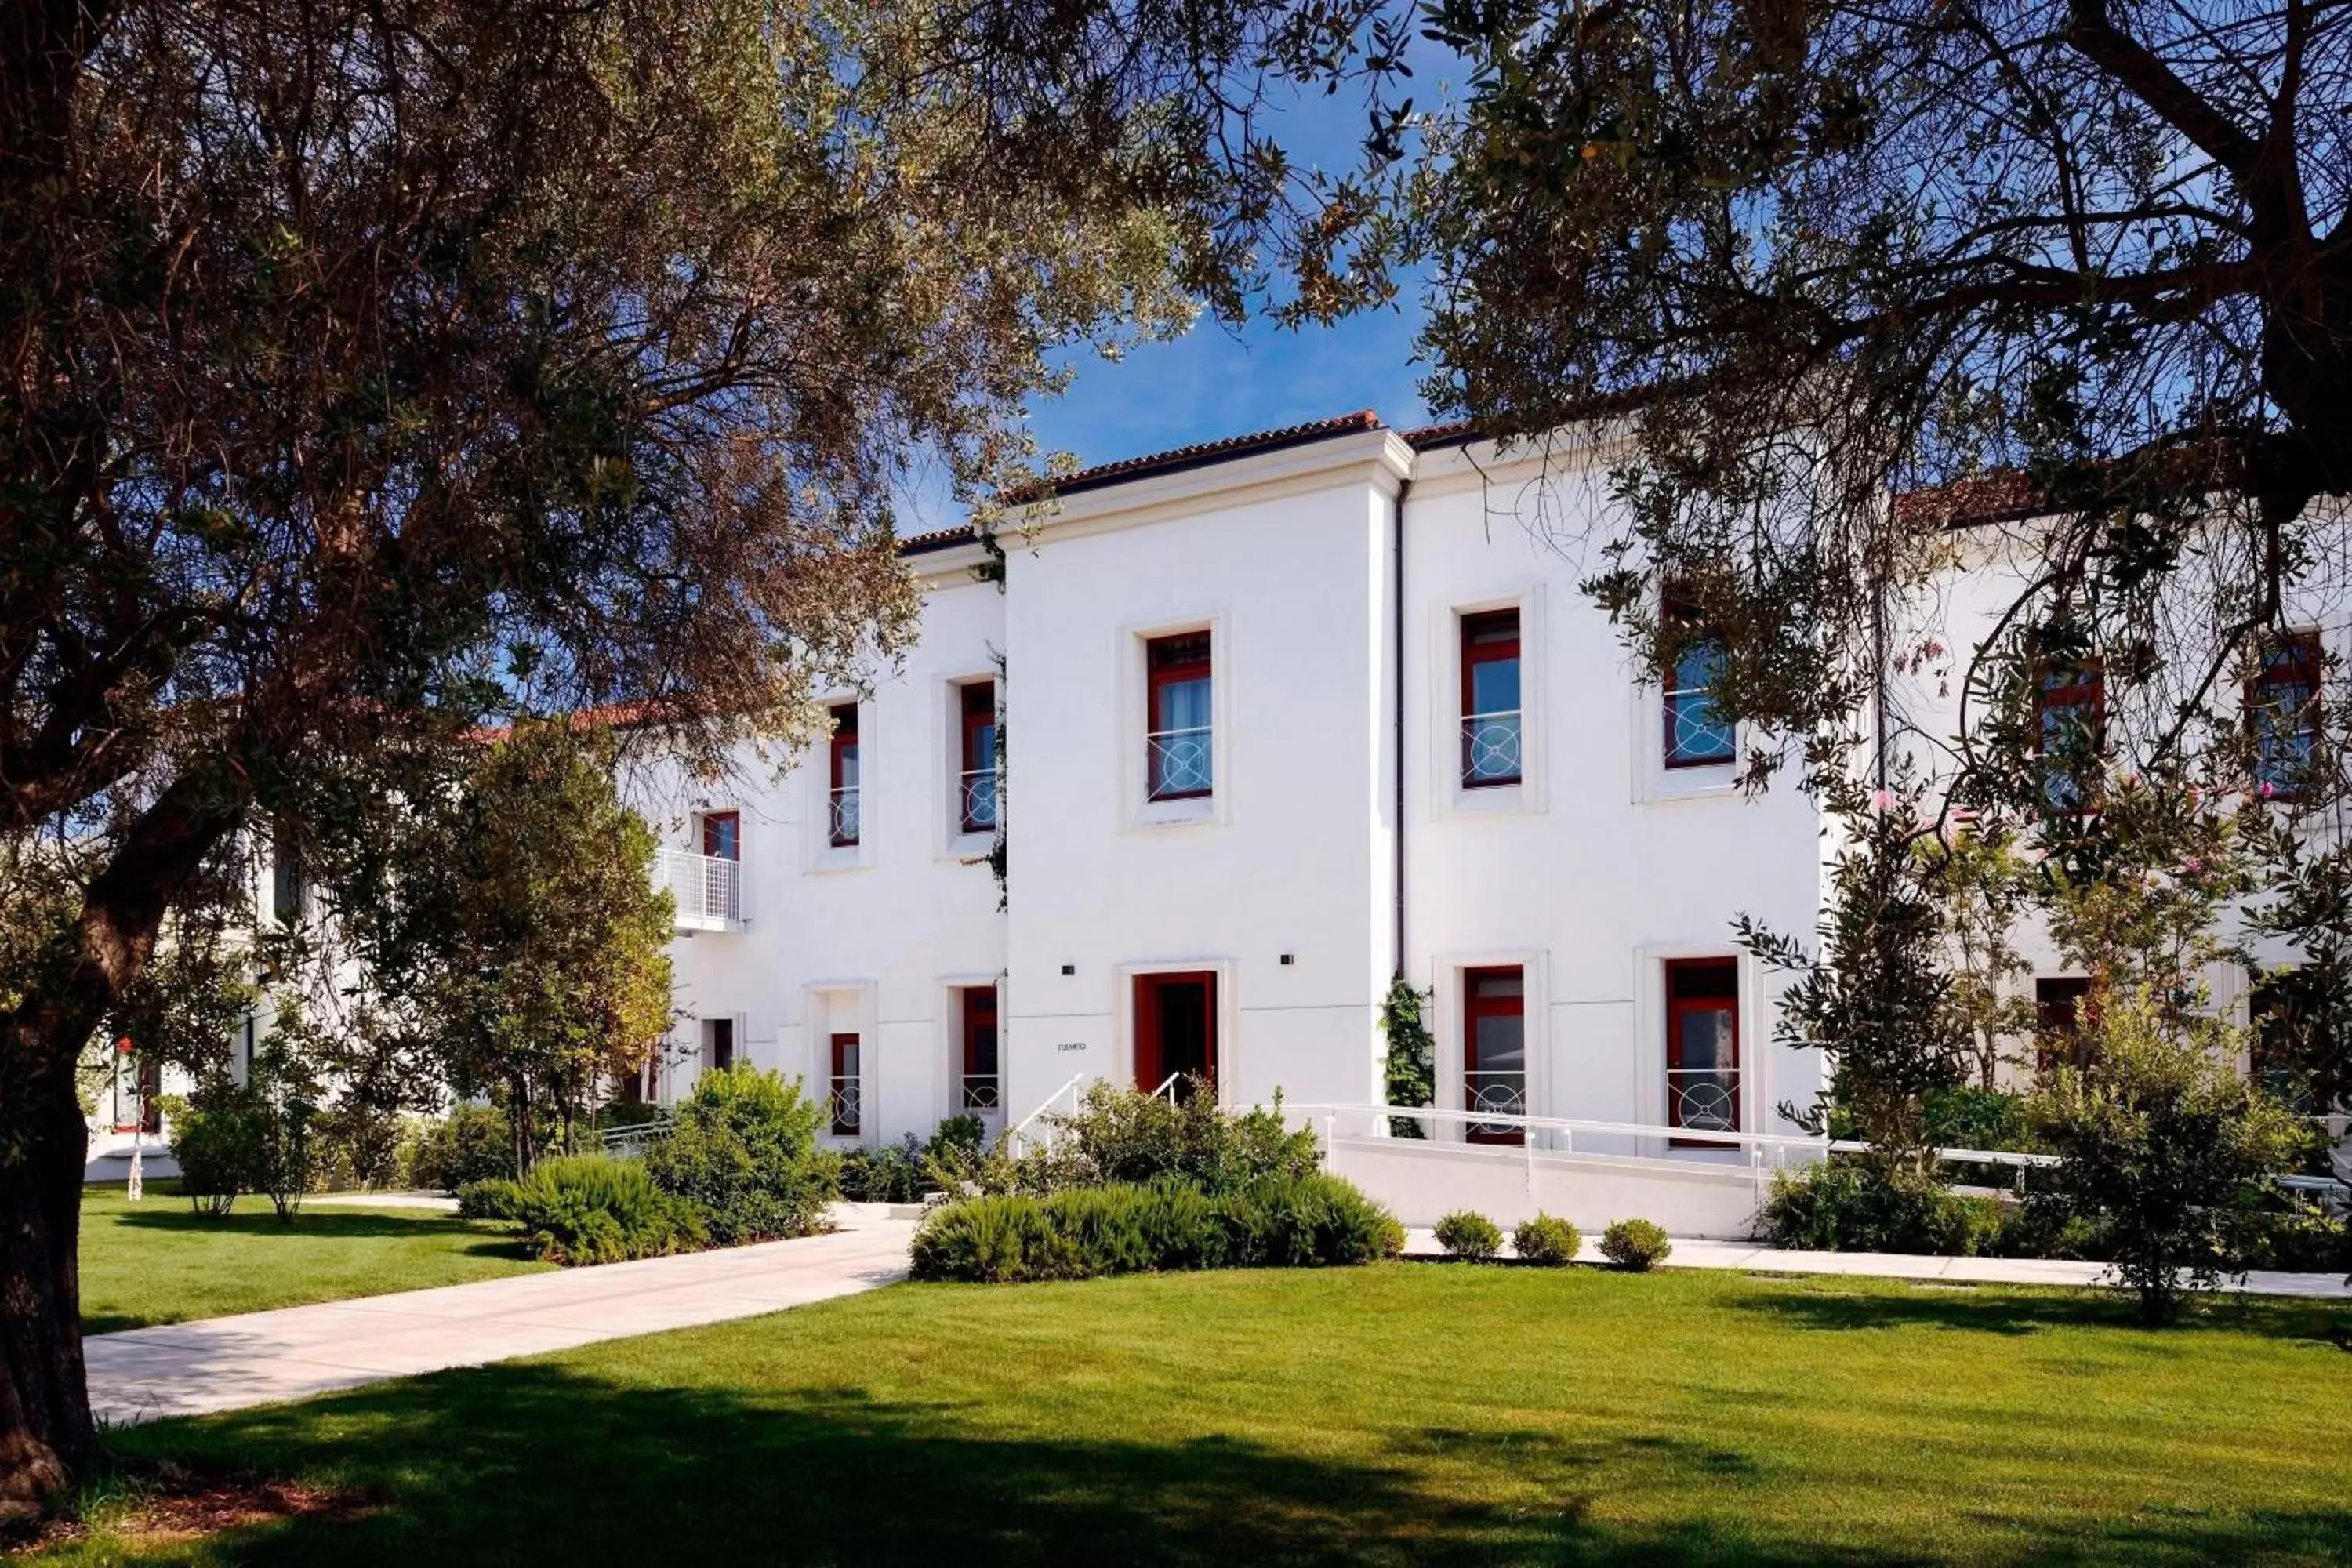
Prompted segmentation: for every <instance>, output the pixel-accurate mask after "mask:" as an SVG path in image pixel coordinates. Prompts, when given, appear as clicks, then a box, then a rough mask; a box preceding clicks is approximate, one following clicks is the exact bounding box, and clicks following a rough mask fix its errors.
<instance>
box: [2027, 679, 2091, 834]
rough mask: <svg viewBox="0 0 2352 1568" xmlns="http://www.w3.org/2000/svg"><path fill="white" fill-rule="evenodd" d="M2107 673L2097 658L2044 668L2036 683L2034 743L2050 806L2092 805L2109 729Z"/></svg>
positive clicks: (2054, 809)
mask: <svg viewBox="0 0 2352 1568" xmlns="http://www.w3.org/2000/svg"><path fill="white" fill-rule="evenodd" d="M2106 718H2107V698H2106V678H2105V672H2104V670H2103V669H2102V668H2101V667H2100V664H2099V661H2098V660H2097V659H2095V658H2085V659H2069V660H2067V661H2065V662H2063V663H2059V664H2048V665H2044V666H2043V667H2042V670H2041V672H2040V674H2039V675H2037V676H2036V677H2035V679H2034V683H2033V747H2034V755H2035V756H2036V757H2037V758H2038V759H2039V761H2040V763H2041V776H2042V784H2041V790H2042V801H2041V805H2042V809H2044V810H2045V811H2052V812H2060V813H2073V812H2079V811H2086V810H2088V809H2089V808H2090V805H2091V797H2092V795H2093V794H2094V792H2095V790H2096V788H2097V786H2098V767H2099V752H2100V748H2101V745H2102V744H2103V741H2104V736H2105V730H2106Z"/></svg>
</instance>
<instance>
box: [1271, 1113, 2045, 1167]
mask: <svg viewBox="0 0 2352 1568" xmlns="http://www.w3.org/2000/svg"><path fill="white" fill-rule="evenodd" d="M1286 1109H1289V1110H1302V1111H1318V1112H1328V1113H1329V1114H1330V1115H1331V1116H1332V1117H1334V1118H1336V1117H1339V1116H1355V1115H1361V1116H1363V1117H1364V1118H1366V1119H1367V1120H1368V1121H1373V1122H1375V1123H1377V1122H1378V1121H1381V1120H1384V1119H1386V1118H1389V1117H1416V1118H1427V1119H1428V1120H1431V1121H1444V1122H1449V1123H1454V1124H1460V1125H1472V1124H1475V1125H1477V1126H1480V1127H1487V1126H1506V1127H1517V1128H1524V1129H1531V1130H1534V1131H1555V1132H1566V1133H1568V1134H1570V1136H1571V1137H1572V1136H1573V1135H1574V1134H1576V1133H1579V1132H1591V1133H1598V1134H1601V1135H1602V1136H1606V1137H1619V1138H1669V1139H1673V1140H1674V1141H1675V1142H1693V1143H1716V1144H1721V1145H1724V1146H1726V1147H1728V1148H1734V1149H1747V1150H1751V1151H1760V1150H1765V1149H1804V1150H1810V1151H1811V1152H1815V1153H1825V1154H1832V1153H1833V1154H1853V1153H1861V1152H1864V1151H1866V1150H1867V1149H1869V1147H1870V1145H1869V1144H1867V1143H1864V1142H1857V1141H1855V1140H1853V1139H1851V1138H1835V1139H1832V1138H1815V1137H1811V1136H1809V1135H1807V1134H1803V1133H1788V1132H1738V1131H1721V1130H1717V1129H1713V1128H1706V1127H1668V1126H1664V1125H1662V1124H1660V1123H1656V1122H1648V1121H1586V1120H1584V1119H1581V1118H1577V1117H1567V1116H1526V1115H1519V1114H1515V1113H1513V1112H1510V1111H1504V1110H1446V1109H1444V1108H1443V1107H1439V1106H1434V1105H1339V1104H1318V1105H1296V1106H1289V1107H1286ZM1568 1152H1573V1150H1572V1148H1571V1149H1570V1151H1568ZM1936 1155H1937V1158H1938V1159H1943V1160H1954V1161H1964V1162H1970V1163H1979V1164H1988V1165H2019V1166H2024V1165H2055V1164H2057V1163H2059V1161H2058V1156H2057V1155H2055V1154H2028V1153H2022V1152H2019V1151H2016V1150H2013V1149H1937V1151H1936Z"/></svg>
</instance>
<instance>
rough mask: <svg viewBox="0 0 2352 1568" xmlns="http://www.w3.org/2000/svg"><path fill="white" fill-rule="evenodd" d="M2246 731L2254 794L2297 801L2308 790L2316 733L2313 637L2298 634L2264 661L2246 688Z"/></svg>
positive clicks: (2316, 665) (2316, 644)
mask: <svg viewBox="0 0 2352 1568" xmlns="http://www.w3.org/2000/svg"><path fill="white" fill-rule="evenodd" d="M2246 727H2247V729H2248V730H2249V731H2252V737H2253V742H2254V788H2255V789H2256V790H2257V791H2258V792H2259V793H2260V794H2261V795H2263V797H2264V798H2265V799H2277V800H2295V799H2299V798H2301V796H2302V795H2303V794H2304V792H2305V790H2306V789H2308V788H2309V787H2310V784H2309V780H2310V776H2311V762H2312V755H2311V753H2312V744H2313V742H2314V741H2315V739H2316V738H2317V736H2318V731H2319V639H2318V638H2317V637H2314V636H2312V635H2311V634H2310V633H2308V632H2303V633H2298V634H2297V635H2295V636H2294V637H2288V638H2286V639H2285V640H2284V642H2282V643H2280V644H2279V645H2278V646H2277V647H2273V648H2272V649H2271V650H2270V651H2269V652H2268V653H2266V654H2264V655H2263V664H2262V668H2261V669H2259V670H2258V671H2256V672H2255V675H2254V679H2252V680H2250V681H2248V682H2247V683H2246Z"/></svg>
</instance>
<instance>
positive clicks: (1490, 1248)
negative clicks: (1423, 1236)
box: [1437, 1209, 1503, 1263]
mask: <svg viewBox="0 0 2352 1568" xmlns="http://www.w3.org/2000/svg"><path fill="white" fill-rule="evenodd" d="M1437 1245H1438V1246H1440V1247H1444V1248H1445V1251H1446V1254H1447V1255H1448V1256H1449V1257H1453V1258H1463V1259H1465V1260H1466V1261H1468V1262H1471V1263H1484V1262H1486V1259H1488V1258H1492V1257H1494V1256H1495V1254H1496V1251H1497V1250H1498V1249H1499V1248H1500V1247H1502V1245H1503V1233H1502V1231H1501V1230H1499V1229H1498V1228H1496V1225H1495V1222H1494V1221H1493V1220H1491V1219H1488V1218H1487V1217H1486V1215H1482V1214H1473V1213H1471V1212H1470V1211H1469V1210H1468V1209H1456V1210H1455V1211H1454V1213H1452V1214H1450V1215H1446V1216H1445V1217H1444V1218H1443V1219H1441V1220H1439V1221H1438V1222H1437Z"/></svg>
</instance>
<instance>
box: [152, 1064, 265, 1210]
mask: <svg viewBox="0 0 2352 1568" xmlns="http://www.w3.org/2000/svg"><path fill="white" fill-rule="evenodd" d="M162 1109H163V1115H164V1117H165V1118H166V1120H167V1121H168V1122H169V1124H170V1126H171V1129H172V1158H173V1160H174V1161H176V1162H177V1163H178V1164H179V1167H180V1191H181V1192H182V1193H184V1194H186V1195H187V1199H188V1202H189V1203H190V1205H193V1206H194V1209H195V1211H196V1212H197V1213H198V1214H209V1215H225V1214H226V1213H228V1212H229V1210H230V1209H231V1208H232V1207H233V1206H234V1205H236V1198H237V1194H239V1193H245V1192H250V1191H252V1190H253V1184H254V1180H255V1178H256V1176H257V1173H258V1172H259V1169H260V1164H261V1125H260V1114H261V1113H260V1108H259V1107H258V1106H257V1104H255V1102H254V1100H253V1097H252V1095H250V1094H249V1093H247V1091H246V1090H245V1089H241V1088H239V1087H238V1086H237V1085H236V1084H234V1083H231V1082H228V1081H226V1080H223V1081H221V1082H218V1083H212V1084H207V1085H205V1087H204V1088H203V1089H198V1090H197V1091H196V1093H195V1095H194V1097H193V1098H191V1099H187V1100H182V1099H180V1098H179V1097H177V1096H172V1097H169V1098H167V1099H165V1100H163V1102H162Z"/></svg>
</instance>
